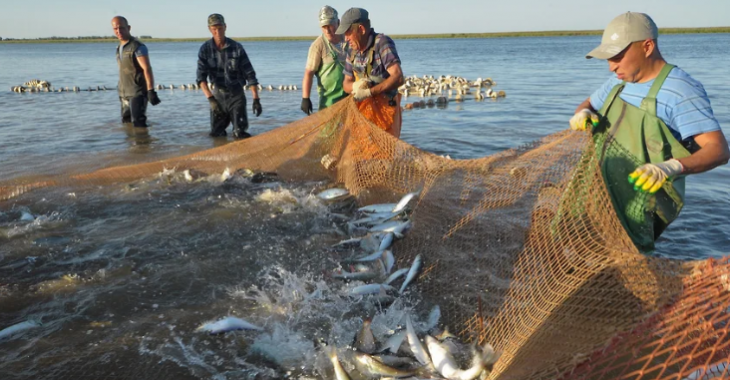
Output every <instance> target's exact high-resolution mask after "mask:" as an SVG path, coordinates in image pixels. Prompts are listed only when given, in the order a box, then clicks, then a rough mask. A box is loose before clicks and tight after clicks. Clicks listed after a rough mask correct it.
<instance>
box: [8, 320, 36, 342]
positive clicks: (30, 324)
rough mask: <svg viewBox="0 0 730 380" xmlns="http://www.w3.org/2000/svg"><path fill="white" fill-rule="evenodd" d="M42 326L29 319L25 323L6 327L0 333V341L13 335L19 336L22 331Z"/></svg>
mask: <svg viewBox="0 0 730 380" xmlns="http://www.w3.org/2000/svg"><path fill="white" fill-rule="evenodd" d="M40 326H43V324H42V323H40V322H38V321H36V320H32V319H29V320H27V321H25V322H20V323H16V324H14V325H12V326H9V327H6V328H4V329H2V330H1V331H0V340H3V339H5V338H10V337H12V336H14V335H17V334H20V333H22V332H24V331H27V330H30V329H34V328H36V327H40Z"/></svg>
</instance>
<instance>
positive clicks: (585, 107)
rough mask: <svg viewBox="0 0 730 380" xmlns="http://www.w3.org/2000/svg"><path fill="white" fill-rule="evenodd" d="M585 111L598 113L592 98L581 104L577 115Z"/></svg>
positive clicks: (576, 110) (576, 111)
mask: <svg viewBox="0 0 730 380" xmlns="http://www.w3.org/2000/svg"><path fill="white" fill-rule="evenodd" d="M583 109H589V110H591V112H596V110H594V109H593V106H592V105H591V98H588V99H586V100H584V101H583V103H581V104H580V105H579V106H578V108H576V109H575V113H578V112H580V110H583Z"/></svg>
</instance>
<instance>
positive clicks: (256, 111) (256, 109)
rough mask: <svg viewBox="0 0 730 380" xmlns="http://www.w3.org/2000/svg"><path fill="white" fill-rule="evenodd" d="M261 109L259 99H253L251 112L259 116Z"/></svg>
mask: <svg viewBox="0 0 730 380" xmlns="http://www.w3.org/2000/svg"><path fill="white" fill-rule="evenodd" d="M262 110H263V109H262V108H261V99H259V98H256V99H254V100H253V114H254V115H256V117H259V115H261V111H262Z"/></svg>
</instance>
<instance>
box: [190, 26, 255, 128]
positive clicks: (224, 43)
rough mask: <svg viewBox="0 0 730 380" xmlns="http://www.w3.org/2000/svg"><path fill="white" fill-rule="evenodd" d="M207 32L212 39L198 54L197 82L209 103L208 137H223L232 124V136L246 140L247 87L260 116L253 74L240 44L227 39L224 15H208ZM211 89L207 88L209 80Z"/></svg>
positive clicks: (249, 62)
mask: <svg viewBox="0 0 730 380" xmlns="http://www.w3.org/2000/svg"><path fill="white" fill-rule="evenodd" d="M208 30H210V33H211V34H212V35H213V38H211V39H210V40H208V41H206V42H205V43H204V44H203V46H201V47H200V51H199V52H198V71H197V82H198V84H199V85H200V88H201V89H202V90H203V94H205V97H206V98H208V103H209V104H210V136H212V137H221V136H226V128H228V125H229V124H231V123H232V124H233V137H234V138H237V139H245V138H247V137H251V135H250V134H249V133H248V116H247V115H246V94H245V93H244V86H245V85H246V84H248V85H249V86H250V88H251V94H252V95H253V113H254V115H256V117H258V116H259V115H261V101H260V100H259V91H258V88H257V86H258V84H259V81H258V80H257V79H256V72H255V71H254V70H253V66H252V65H251V61H249V59H248V55H246V51H245V50H244V49H243V46H241V44H240V43H238V42H236V41H234V40H232V39H230V38H226V23H225V20H224V19H223V16H221V15H219V14H217V13H214V14H212V15H210V16H208ZM209 79H210V82H211V83H212V84H213V89H212V90H211V89H210V88H208V80H209Z"/></svg>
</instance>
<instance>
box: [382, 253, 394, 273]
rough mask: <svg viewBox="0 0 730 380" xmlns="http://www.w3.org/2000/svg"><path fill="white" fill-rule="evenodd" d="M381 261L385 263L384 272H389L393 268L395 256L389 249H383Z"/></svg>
mask: <svg viewBox="0 0 730 380" xmlns="http://www.w3.org/2000/svg"><path fill="white" fill-rule="evenodd" d="M383 263H384V264H385V273H386V274H387V273H390V271H391V270H392V269H393V265H395V257H394V256H393V252H392V251H391V250H389V249H388V250H385V251H383Z"/></svg>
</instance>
